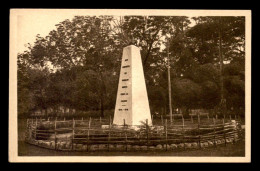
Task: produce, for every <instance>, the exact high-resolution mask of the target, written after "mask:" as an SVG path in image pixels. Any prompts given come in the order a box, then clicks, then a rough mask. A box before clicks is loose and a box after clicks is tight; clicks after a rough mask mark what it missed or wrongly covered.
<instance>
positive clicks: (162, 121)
mask: <svg viewBox="0 0 260 171" xmlns="http://www.w3.org/2000/svg"><path fill="white" fill-rule="evenodd" d="M161 121H162V125H164V124H163V115H161Z"/></svg>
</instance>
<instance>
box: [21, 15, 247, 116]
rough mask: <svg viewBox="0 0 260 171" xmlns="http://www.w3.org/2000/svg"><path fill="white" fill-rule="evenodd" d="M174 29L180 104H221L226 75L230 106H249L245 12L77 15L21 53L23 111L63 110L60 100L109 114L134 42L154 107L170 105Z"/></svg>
mask: <svg viewBox="0 0 260 171" xmlns="http://www.w3.org/2000/svg"><path fill="white" fill-rule="evenodd" d="M191 23H193V24H191ZM167 37H168V38H169V52H170V66H171V80H172V102H173V107H174V108H182V109H183V111H186V113H188V111H189V109H199V108H203V109H213V108H216V106H218V105H219V104H220V99H221V82H222V81H221V79H222V78H223V93H222V94H223V96H224V98H225V99H226V105H227V109H228V110H229V111H233V112H237V113H238V112H241V111H244V107H245V18H244V17H193V18H188V17H185V16H167V17H166V16H165V17H164V16H148V17H143V16H125V17H120V18H119V17H117V18H115V17H112V16H98V17H97V16H94V17H90V16H75V17H74V18H73V19H72V20H65V21H63V22H61V23H59V24H57V25H56V29H55V30H52V31H51V32H50V33H49V35H48V36H46V37H41V36H40V35H37V36H36V40H35V43H34V44H33V45H31V44H29V47H28V50H27V51H24V52H23V53H20V54H18V114H19V116H22V115H23V116H24V115H26V116H27V115H29V114H30V113H31V112H33V111H35V110H41V111H42V113H43V114H46V113H47V109H48V108H52V109H53V114H54V115H55V114H56V113H57V112H58V108H59V106H64V107H65V108H67V109H75V110H76V113H78V114H81V115H82V113H84V112H85V113H88V112H91V113H93V114H95V115H97V116H104V115H105V113H104V111H111V110H113V109H114V107H115V101H116V95H117V86H118V79H119V73H120V64H121V57H122V49H123V47H125V46H127V45H129V44H134V45H136V46H138V47H140V49H141V56H142V61H143V66H144V74H145V79H146V86H147V91H148V98H149V104H150V108H151V111H152V113H159V114H166V113H168V83H167V51H166V49H167V48H165V47H166V43H167V41H166V38H167ZM220 56H222V57H223V61H224V66H223V72H221V69H220ZM221 74H223V77H222V78H221ZM94 111H95V112H94ZM110 113H111V112H110ZM242 114H243V112H242Z"/></svg>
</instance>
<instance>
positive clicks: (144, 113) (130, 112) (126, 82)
mask: <svg viewBox="0 0 260 171" xmlns="http://www.w3.org/2000/svg"><path fill="white" fill-rule="evenodd" d="M146 120H148V124H149V125H152V120H151V113H150V107H149V102H148V97H147V90H146V85H145V79H144V72H143V65H142V60H141V55H140V50H139V48H138V47H136V46H134V45H130V46H127V47H125V48H124V50H123V57H122V64H121V71H120V79H119V84H118V91H117V99H116V107H115V113H114V120H113V124H115V125H123V124H124V121H125V124H127V125H131V126H135V125H142V124H143V123H146Z"/></svg>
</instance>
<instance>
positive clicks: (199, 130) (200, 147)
mask: <svg viewBox="0 0 260 171" xmlns="http://www.w3.org/2000/svg"><path fill="white" fill-rule="evenodd" d="M198 134H199V147H200V148H201V143H200V114H199V113H198Z"/></svg>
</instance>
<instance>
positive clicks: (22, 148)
mask: <svg viewBox="0 0 260 171" xmlns="http://www.w3.org/2000/svg"><path fill="white" fill-rule="evenodd" d="M25 129H26V120H25V119H23V120H19V121H18V155H19V156H191V157H192V156H197V157H205V156H212V157H213V156H214V157H227V156H237V157H242V156H245V142H244V141H240V142H237V143H235V144H227V146H224V145H221V146H217V147H209V148H205V149H192V150H191V149H189V150H179V151H138V152H125V151H116V152H102V151H95V152H64V151H55V150H50V149H45V148H41V147H37V146H34V145H30V144H27V143H25V142H24V135H25Z"/></svg>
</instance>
